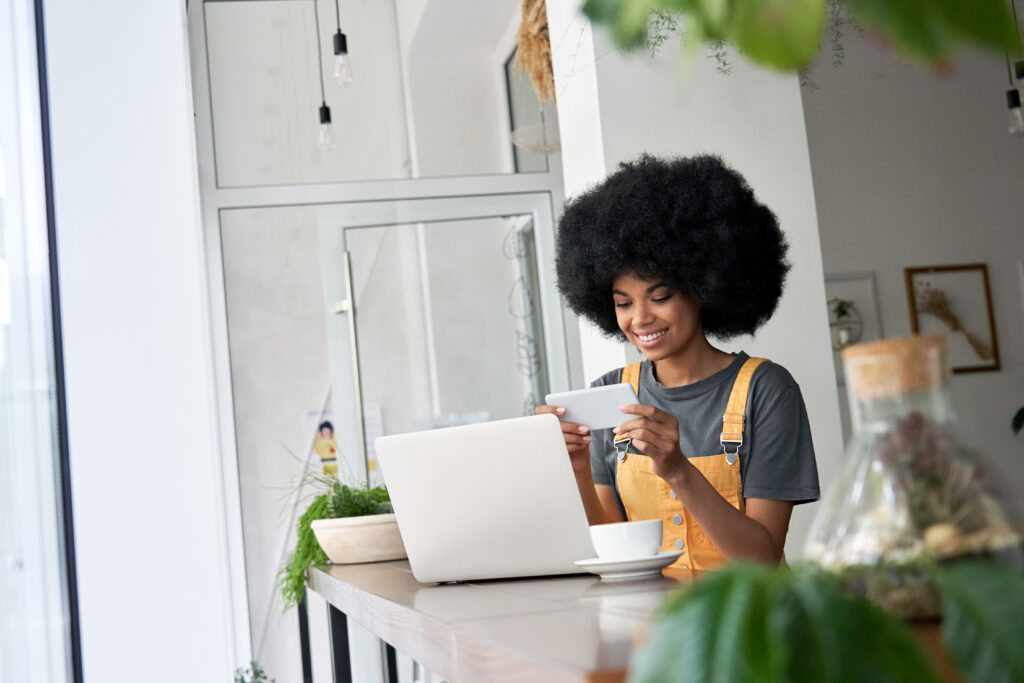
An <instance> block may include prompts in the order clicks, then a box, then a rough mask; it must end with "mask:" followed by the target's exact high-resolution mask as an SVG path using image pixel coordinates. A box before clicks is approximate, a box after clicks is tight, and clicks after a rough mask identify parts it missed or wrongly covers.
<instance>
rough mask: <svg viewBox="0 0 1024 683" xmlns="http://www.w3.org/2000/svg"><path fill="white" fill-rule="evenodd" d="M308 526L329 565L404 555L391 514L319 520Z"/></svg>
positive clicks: (400, 557) (401, 556)
mask: <svg viewBox="0 0 1024 683" xmlns="http://www.w3.org/2000/svg"><path fill="white" fill-rule="evenodd" d="M310 528H311V529H313V534H314V535H316V540H317V542H318V543H319V544H320V547H321V548H323V549H324V552H325V553H327V557H328V558H329V559H330V560H331V564H355V563H358V562H383V561H385V560H400V559H402V558H403V557H405V556H406V554H405V545H404V544H403V543H402V535H401V534H400V533H398V522H397V521H395V515H394V514H386V515H365V516H363V517H340V518H337V519H318V520H315V521H313V522H312V523H311V524H310Z"/></svg>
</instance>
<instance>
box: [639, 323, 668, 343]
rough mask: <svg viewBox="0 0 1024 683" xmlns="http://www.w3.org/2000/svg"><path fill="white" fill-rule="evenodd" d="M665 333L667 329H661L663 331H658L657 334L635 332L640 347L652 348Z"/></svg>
mask: <svg viewBox="0 0 1024 683" xmlns="http://www.w3.org/2000/svg"><path fill="white" fill-rule="evenodd" d="M667 332H668V328H667V327H666V328H663V329H660V330H658V331H657V332H646V333H645V332H637V333H636V338H637V339H638V340H639V341H640V344H641V345H642V346H647V347H649V346H654V345H655V344H657V343H658V340H660V339H661V338H662V337H664V336H665V334H666V333H667Z"/></svg>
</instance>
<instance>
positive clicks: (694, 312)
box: [612, 274, 704, 361]
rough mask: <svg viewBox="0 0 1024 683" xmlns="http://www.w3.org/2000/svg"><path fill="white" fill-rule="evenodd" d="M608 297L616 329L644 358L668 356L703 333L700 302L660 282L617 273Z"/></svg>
mask: <svg viewBox="0 0 1024 683" xmlns="http://www.w3.org/2000/svg"><path fill="white" fill-rule="evenodd" d="M612 297H613V299H614V301H615V317H616V319H617V320H618V322H619V329H620V330H622V331H623V332H624V333H625V335H626V338H628V339H629V341H630V342H631V343H632V344H633V345H634V346H636V347H637V348H638V349H640V352H641V353H643V354H644V356H645V357H646V358H647V359H648V360H651V361H658V360H664V359H666V358H671V357H672V356H674V355H676V354H677V353H680V352H681V351H683V350H684V349H686V348H687V346H689V345H690V344H691V343H693V342H694V341H697V340H699V339H703V337H704V332H703V330H702V329H701V326H700V305H699V304H698V303H697V301H696V300H695V299H694V298H693V297H691V296H688V295H686V294H682V293H680V292H679V291H677V290H675V289H672V288H671V287H669V286H668V285H666V284H665V283H663V282H659V281H657V280H641V279H640V278H638V277H637V276H636V275H633V274H630V275H620V276H619V277H618V278H616V279H615V282H614V283H612Z"/></svg>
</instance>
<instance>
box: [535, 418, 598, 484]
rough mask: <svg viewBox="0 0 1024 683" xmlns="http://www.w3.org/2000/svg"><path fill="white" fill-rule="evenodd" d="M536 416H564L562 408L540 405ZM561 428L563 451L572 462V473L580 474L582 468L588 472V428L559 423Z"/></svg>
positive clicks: (575, 423)
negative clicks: (548, 414)
mask: <svg viewBox="0 0 1024 683" xmlns="http://www.w3.org/2000/svg"><path fill="white" fill-rule="evenodd" d="M535 412H536V414H537V415H544V414H545V413H550V414H553V415H558V416H559V417H561V416H562V415H565V408H563V407H562V406H548V405H540V406H537V409H536V411H535ZM559 424H560V425H561V426H562V438H563V439H564V440H565V449H566V450H567V451H569V460H570V461H571V462H572V469H573V471H574V472H580V471H582V470H583V469H584V468H586V471H588V472H589V471H590V450H589V448H588V446H590V427H588V426H587V425H582V424H579V423H578V422H559Z"/></svg>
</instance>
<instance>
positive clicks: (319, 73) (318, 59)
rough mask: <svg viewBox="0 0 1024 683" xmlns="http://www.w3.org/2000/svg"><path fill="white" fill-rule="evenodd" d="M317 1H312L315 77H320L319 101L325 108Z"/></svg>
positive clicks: (325, 98) (325, 95) (325, 97)
mask: <svg viewBox="0 0 1024 683" xmlns="http://www.w3.org/2000/svg"><path fill="white" fill-rule="evenodd" d="M318 5H319V0H313V21H314V22H316V75H317V76H319V77H320V101H321V102H322V103H323V105H324V106H327V94H326V93H325V92H324V65H323V58H322V57H321V55H322V54H323V53H322V52H320V50H321V47H320V9H319V7H318Z"/></svg>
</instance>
